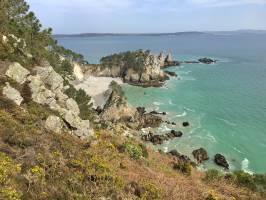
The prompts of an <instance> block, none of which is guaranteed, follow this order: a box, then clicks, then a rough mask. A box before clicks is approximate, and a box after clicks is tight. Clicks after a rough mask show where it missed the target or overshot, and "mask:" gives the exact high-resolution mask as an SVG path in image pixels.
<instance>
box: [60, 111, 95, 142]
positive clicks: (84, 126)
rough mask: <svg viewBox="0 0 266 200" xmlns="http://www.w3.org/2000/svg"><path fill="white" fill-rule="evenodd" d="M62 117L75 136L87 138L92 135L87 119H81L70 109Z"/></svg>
mask: <svg viewBox="0 0 266 200" xmlns="http://www.w3.org/2000/svg"><path fill="white" fill-rule="evenodd" d="M63 118H64V120H65V123H67V126H68V128H69V129H70V130H72V131H73V133H74V134H75V135H76V136H78V137H80V138H87V137H89V136H93V135H94V132H93V130H92V128H91V127H90V122H89V120H81V119H80V118H79V117H78V116H77V115H75V114H74V113H73V112H71V111H67V112H66V113H65V115H64V117H63Z"/></svg>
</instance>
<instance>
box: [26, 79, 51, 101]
mask: <svg viewBox="0 0 266 200" xmlns="http://www.w3.org/2000/svg"><path fill="white" fill-rule="evenodd" d="M28 80H29V87H30V89H31V92H32V100H33V101H34V102H36V103H39V104H42V105H45V104H46V105H49V104H50V103H52V102H54V101H55V94H54V93H53V92H52V91H51V90H48V89H47V88H46V87H45V85H44V83H43V81H42V80H41V77H40V76H39V75H37V76H30V77H29V78H28Z"/></svg>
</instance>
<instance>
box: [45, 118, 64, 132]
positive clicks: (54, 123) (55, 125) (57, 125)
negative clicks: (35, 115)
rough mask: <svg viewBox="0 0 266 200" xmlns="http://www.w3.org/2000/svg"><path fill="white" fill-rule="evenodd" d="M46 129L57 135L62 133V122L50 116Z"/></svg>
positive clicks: (46, 122)
mask: <svg viewBox="0 0 266 200" xmlns="http://www.w3.org/2000/svg"><path fill="white" fill-rule="evenodd" d="M45 128H46V129H47V130H48V131H52V132H55V133H61V130H62V128H63V124H62V121H61V119H60V118H59V117H57V116H49V117H48V118H47V120H46V121H45Z"/></svg>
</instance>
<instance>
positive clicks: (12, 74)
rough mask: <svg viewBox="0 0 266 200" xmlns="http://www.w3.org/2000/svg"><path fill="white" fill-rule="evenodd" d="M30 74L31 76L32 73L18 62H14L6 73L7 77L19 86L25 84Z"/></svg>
mask: <svg viewBox="0 0 266 200" xmlns="http://www.w3.org/2000/svg"><path fill="white" fill-rule="evenodd" d="M29 74H30V71H29V70H27V69H25V68H24V67H22V66H21V65H20V64H19V63H17V62H14V63H12V64H11V65H9V67H8V69H7V71H6V76H8V77H9V78H12V79H13V80H15V81H16V82H17V83H19V84H23V83H25V82H26V80H27V77H28V76H29Z"/></svg>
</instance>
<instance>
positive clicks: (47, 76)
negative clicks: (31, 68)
mask: <svg viewBox="0 0 266 200" xmlns="http://www.w3.org/2000/svg"><path fill="white" fill-rule="evenodd" d="M35 71H36V73H37V75H39V76H40V77H41V80H42V81H43V82H44V83H45V84H47V85H48V86H50V87H51V90H52V91H55V90H58V89H59V90H62V89H63V87H64V79H63V78H62V77H61V76H60V75H59V74H58V73H56V72H55V71H54V69H53V67H51V66H47V67H36V68H35Z"/></svg>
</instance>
